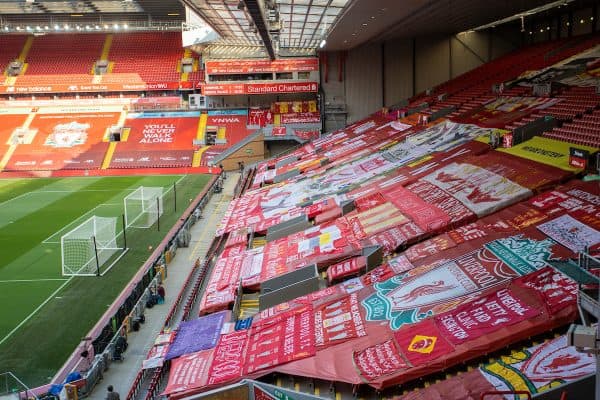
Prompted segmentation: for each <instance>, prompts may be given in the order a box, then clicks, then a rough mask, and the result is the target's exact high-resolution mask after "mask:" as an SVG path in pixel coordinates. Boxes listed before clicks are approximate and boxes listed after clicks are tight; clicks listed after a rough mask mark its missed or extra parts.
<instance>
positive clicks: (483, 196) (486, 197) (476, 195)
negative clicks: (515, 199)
mask: <svg viewBox="0 0 600 400" xmlns="http://www.w3.org/2000/svg"><path fill="white" fill-rule="evenodd" d="M467 199H469V200H470V201H471V202H472V203H474V204H477V203H488V202H492V201H499V200H502V199H501V198H499V197H494V196H492V195H491V194H490V193H487V192H484V191H482V190H481V189H479V188H478V187H474V188H473V190H472V191H471V193H469V194H468V195H467Z"/></svg>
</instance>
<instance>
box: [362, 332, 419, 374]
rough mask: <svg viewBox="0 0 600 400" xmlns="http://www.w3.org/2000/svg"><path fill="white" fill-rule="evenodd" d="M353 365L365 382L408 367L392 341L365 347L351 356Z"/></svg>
mask: <svg viewBox="0 0 600 400" xmlns="http://www.w3.org/2000/svg"><path fill="white" fill-rule="evenodd" d="M352 359H353V361H354V365H355V366H356V368H357V369H358V371H359V373H360V375H361V376H362V377H363V378H364V379H365V380H366V381H367V382H369V381H373V380H375V379H377V378H380V377H382V376H385V375H389V374H395V373H398V372H399V371H402V370H403V369H406V368H408V367H409V365H408V364H407V363H406V361H404V359H403V358H402V355H401V354H400V352H399V351H398V348H397V347H396V344H395V342H394V340H393V339H388V340H386V341H385V342H383V343H377V344H376V345H373V346H370V347H367V348H366V349H364V350H361V351H355V352H354V353H353V354H352Z"/></svg>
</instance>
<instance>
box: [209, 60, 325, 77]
mask: <svg viewBox="0 0 600 400" xmlns="http://www.w3.org/2000/svg"><path fill="white" fill-rule="evenodd" d="M204 65H205V67H206V73H207V74H208V75H218V74H251V73H257V72H258V73H261V72H288V71H318V70H319V59H317V58H289V59H278V60H274V61H271V60H226V61H206V62H205V64H204Z"/></svg>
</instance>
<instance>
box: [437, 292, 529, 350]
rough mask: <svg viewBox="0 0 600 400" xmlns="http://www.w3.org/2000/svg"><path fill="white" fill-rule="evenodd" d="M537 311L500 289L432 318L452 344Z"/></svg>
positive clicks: (475, 337) (485, 332) (512, 323)
mask: <svg viewBox="0 0 600 400" xmlns="http://www.w3.org/2000/svg"><path fill="white" fill-rule="evenodd" d="M539 313H540V311H539V310H536V309H533V308H531V307H529V305H527V304H526V303H524V302H523V301H522V300H521V299H519V298H518V297H516V296H515V295H514V294H513V293H512V292H511V291H510V290H508V289H502V290H499V291H497V292H496V293H493V294H491V295H489V296H486V297H482V298H480V299H478V300H476V301H473V302H471V303H467V304H464V305H462V306H459V307H457V308H456V309H454V310H452V311H450V312H447V313H444V314H441V315H438V316H437V317H435V321H436V322H437V324H438V327H439V328H440V331H441V332H442V333H444V336H445V337H446V338H448V339H449V340H450V341H451V342H452V343H454V344H461V343H464V342H466V341H468V340H473V339H477V338H478V337H480V336H482V335H487V334H489V333H492V332H494V331H496V330H498V329H500V328H502V327H505V326H510V325H514V324H516V323H518V322H521V321H524V320H526V319H529V318H533V317H535V316H536V315H538V314H539Z"/></svg>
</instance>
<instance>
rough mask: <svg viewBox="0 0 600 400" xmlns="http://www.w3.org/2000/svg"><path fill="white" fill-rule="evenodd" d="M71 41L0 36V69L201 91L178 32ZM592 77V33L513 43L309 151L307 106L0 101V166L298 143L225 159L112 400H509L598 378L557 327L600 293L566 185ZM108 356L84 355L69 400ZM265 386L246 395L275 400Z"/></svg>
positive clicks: (317, 141)
mask: <svg viewBox="0 0 600 400" xmlns="http://www.w3.org/2000/svg"><path fill="white" fill-rule="evenodd" d="M87 38H89V40H86V41H77V39H75V36H73V38H70V39H66V40H68V42H66V41H63V40H65V39H62V38H59V35H54V36H53V35H48V36H44V37H36V38H34V39H33V41H32V42H31V39H27V40H26V39H25V37H24V36H14V37H11V38H10V39H8V38H7V37H3V36H0V46H1V45H3V44H4V45H5V46H6V47H5V48H3V49H2V51H1V53H2V56H0V65H2V64H3V63H4V64H6V63H7V62H9V61H10V60H12V59H14V58H15V57H17V56H18V55H19V54H20V55H21V56H22V57H23V60H24V61H25V62H26V63H27V68H26V69H25V71H24V75H22V76H19V77H18V78H16V79H17V81H18V82H21V83H23V84H31V85H33V84H35V85H41V86H43V85H54V84H56V75H57V74H58V75H61V76H65V77H68V84H69V85H72V86H73V87H78V88H79V87H82V86H86V85H89V84H90V83H91V82H93V81H95V79H96V78H95V77H93V74H92V73H91V70H92V66H93V64H94V62H95V61H97V60H98V59H100V58H104V57H106V60H107V61H109V62H110V67H109V71H108V73H107V74H106V75H103V76H102V77H101V80H98V82H101V83H102V84H106V85H113V84H114V85H116V86H118V85H121V86H122V85H128V84H134V85H135V84H139V85H144V84H147V83H152V82H177V83H178V84H179V82H181V81H182V80H183V81H192V82H201V81H203V80H204V74H203V73H202V72H201V71H194V72H191V73H182V71H181V65H180V62H181V59H182V57H184V54H188V53H187V52H186V53H184V51H183V50H182V43H181V35H180V34H179V33H167V32H165V33H115V34H112V35H110V36H107V35H104V34H93V35H89V36H87V37H86V39H87ZM26 43H29V44H26ZM29 46H30V47H29ZM51 47H57V48H59V49H60V50H59V51H57V52H52V51H51V50H50V48H51ZM5 49H6V50H5ZM11 54H12V55H11ZM573 66H576V68H574V67H573ZM599 66H600V36H598V35H590V36H582V37H574V38H567V39H558V40H554V41H550V42H544V43H540V44H534V45H530V46H526V47H523V48H521V49H519V50H516V51H514V52H512V53H509V54H506V55H504V56H501V57H499V58H497V59H496V60H493V61H490V62H487V63H484V64H483V65H481V66H479V67H477V68H475V69H473V70H471V71H469V72H467V73H465V74H462V75H460V76H458V77H455V78H453V79H450V80H448V81H447V82H444V83H442V84H440V85H438V86H436V87H434V88H432V89H431V90H428V91H426V92H424V93H421V94H418V95H415V96H413V97H412V98H410V99H407V101H406V102H405V103H404V104H405V105H402V106H394V107H391V108H390V109H384V110H381V111H378V112H374V113H373V114H370V115H368V116H366V117H364V118H362V119H360V120H358V121H356V122H353V123H351V124H349V125H347V126H345V127H344V128H342V129H339V130H336V131H333V132H329V133H327V134H324V135H322V136H321V135H320V134H319V131H318V130H317V131H315V132H316V134H315V135H314V136H313V134H314V132H313V131H312V130H310V129H308V130H303V129H302V124H304V123H306V124H320V122H321V114H320V111H319V107H318V106H319V104H318V103H317V101H315V100H297V101H279V99H278V100H277V101H273V102H272V103H271V104H270V107H269V106H268V105H267V106H264V107H255V108H251V107H238V105H237V104H235V106H234V105H231V106H230V107H223V108H216V107H212V109H210V110H191V109H189V108H186V107H187V103H186V102H183V101H181V99H180V98H179V97H176V96H175V97H166V96H165V97H164V101H163V102H161V101H160V100H159V99H160V98H161V97H158V98H154V99H153V98H152V97H143V98H142V97H139V93H138V94H136V97H135V98H132V99H130V100H128V99H123V98H122V96H119V99H118V100H119V101H116V100H117V99H116V98H115V99H114V100H115V102H114V103H111V102H110V101H111V97H112V96H115V94H110V93H108V94H106V95H105V96H104V97H106V99H104V100H105V102H99V104H94V99H95V98H96V96H97V95H96V94H89V93H88V94H85V93H84V92H82V93H81V94H76V96H78V97H77V98H78V99H85V98H88V99H89V100H87V101H88V102H87V103H85V102H84V103H85V104H77V102H75V101H73V102H72V105H60V106H59V105H58V104H59V103H54V100H51V98H52V96H51V95H48V96H49V97H48V100H47V101H41V102H39V103H35V102H27V104H26V106H21V107H20V108H19V107H18V106H17V105H18V104H19V101H15V100H11V101H12V102H13V104H14V106H13V108H12V109H13V111H12V112H10V111H9V112H6V110H10V109H11V107H9V106H5V107H3V108H0V111H3V112H2V114H1V115H2V117H1V118H2V121H3V123H2V124H0V152H1V153H0V172H1V171H4V172H14V171H40V170H43V171H61V170H86V172H88V171H89V170H98V171H103V170H120V169H131V170H134V169H149V168H165V169H168V168H173V169H176V168H185V169H187V168H192V171H199V170H200V169H198V170H194V168H196V167H200V166H201V167H203V168H205V169H203V171H206V168H208V167H209V166H211V165H214V164H218V163H217V162H215V161H214V160H220V158H219V156H220V155H221V154H226V150H228V149H230V150H231V149H233V150H235V151H238V150H239V152H242V150H241V148H240V149H238V148H237V147H235V146H236V145H238V146H240V145H241V144H242V143H243V142H244V139H248V138H250V137H251V135H253V134H256V135H259V134H263V135H264V133H263V132H266V131H267V129H265V127H266V126H268V128H269V129H268V131H269V135H270V139H273V138H276V137H277V136H278V135H280V136H286V137H287V136H288V134H287V132H288V130H287V129H290V131H292V130H293V129H295V128H297V127H298V129H297V131H294V135H296V136H298V137H300V138H301V139H302V143H301V144H300V145H298V146H296V147H294V148H292V149H291V150H290V151H288V152H286V153H285V154H282V155H279V156H275V157H273V158H270V159H267V160H264V161H260V162H256V163H253V164H252V165H247V166H246V167H244V166H243V164H241V163H240V172H241V174H240V180H239V182H238V183H237V186H236V188H235V191H234V192H233V193H231V194H230V193H226V195H224V196H223V197H222V199H226V201H228V203H226V202H223V203H222V208H223V209H224V212H223V216H222V218H221V219H220V220H219V221H216V220H212V218H210V219H209V218H207V219H206V220H205V225H207V226H208V225H210V227H211V228H212V227H214V228H215V230H216V232H215V235H214V236H215V237H214V239H212V242H211V244H210V246H209V247H207V248H208V250H207V255H206V257H205V258H204V259H202V260H201V259H198V261H196V264H194V267H193V268H192V272H190V275H189V276H188V277H187V280H186V282H185V288H187V289H189V292H184V290H183V289H182V291H181V292H180V293H179V294H178V295H177V296H178V297H177V299H176V300H175V301H174V305H173V308H171V310H170V311H169V314H168V315H167V316H166V317H165V318H166V319H165V324H164V330H163V331H161V333H160V334H159V335H158V337H157V338H156V341H154V345H153V346H152V347H151V349H150V350H149V351H148V352H147V356H145V357H144V359H143V360H142V368H139V365H140V363H137V364H136V367H137V368H139V372H138V374H137V376H136V377H135V379H134V380H133V382H128V383H130V384H131V385H130V386H129V390H128V391H127V392H125V393H122V395H123V397H124V399H126V400H136V399H141V398H144V399H146V400H151V399H155V398H157V397H158V396H164V397H166V398H168V399H170V400H179V399H184V398H189V397H190V396H203V395H204V394H205V392H207V391H210V390H216V391H223V393H221V395H222V397H220V398H228V397H227V395H226V394H225V393H226V392H225V391H226V390H228V389H227V385H231V384H237V383H239V382H240V381H242V380H245V379H248V380H257V382H259V383H260V382H263V383H265V382H266V383H273V384H275V385H276V386H279V387H282V386H286V385H287V386H289V387H290V388H291V389H295V390H296V391H297V390H298V389H299V388H300V387H302V388H304V389H305V390H304V391H310V392H311V394H312V393H314V394H316V395H319V394H320V389H319V388H322V387H325V388H328V393H327V394H326V395H325V397H328V398H335V399H341V398H342V397H344V398H369V399H371V398H382V397H384V396H385V397H388V396H389V397H393V398H394V399H402V400H416V399H425V400H434V399H435V400H438V399H447V400H460V399H480V398H484V396H485V395H486V393H492V392H494V391H507V392H511V394H510V396H512V397H506V398H519V397H514V396H517V394H515V391H517V390H523V391H527V393H528V394H531V395H533V394H541V393H543V392H545V391H547V390H550V389H554V388H557V387H564V386H563V385H568V384H570V383H572V382H576V381H578V380H580V379H584V378H586V377H589V376H590V375H592V374H594V373H595V371H596V367H595V362H596V360H595V357H594V356H593V355H590V354H585V353H580V352H578V350H577V349H576V348H575V347H573V346H570V345H569V343H568V338H567V336H566V335H565V332H566V330H567V329H566V327H567V326H569V325H570V324H572V323H574V322H576V321H577V320H578V318H580V317H581V315H582V314H583V313H582V309H581V292H580V290H587V291H586V292H585V293H587V294H586V295H589V296H592V294H597V293H596V292H597V289H598V284H599V283H600V280H599V279H597V278H595V277H594V275H596V276H597V275H598V274H599V273H598V270H599V268H596V267H600V260H599V259H598V258H597V257H598V256H599V255H600V219H599V218H598V215H599V207H600V186H599V184H598V182H597V181H594V180H592V181H586V180H584V179H582V178H583V177H584V176H586V175H588V176H589V177H592V178H591V179H594V178H593V176H594V175H593V174H595V173H597V172H598V171H595V170H594V168H597V167H600V165H598V166H596V165H594V162H598V160H600V157H599V155H598V153H599V147H600V74H599V72H598V70H599ZM98 79H99V78H98ZM73 91H75V92H79V89H77V90H73ZM43 96H44V95H43V94H42V95H40V97H43ZM115 97H116V96H115ZM38 100H40V98H38ZM63 100H64V98H63ZM11 101H6V102H3V103H10V102H11ZM23 104H25V103H23ZM267 104H268V103H267ZM161 107H163V108H161ZM295 124H299V125H295ZM278 128H282V129H278ZM113 129H114V131H113ZM263 129H264V131H263ZM117 132H118V133H117ZM302 135H305V136H304V137H301V136H302ZM263 139H264V136H263ZM250 153H252V151H248V154H250ZM238 156H239V155H238ZM236 160H237V159H236ZM209 171H211V172H212V168H211V169H210V170H209ZM215 172H219V173H220V172H221V171H220V170H219V171H215ZM131 173H135V171H133V172H131ZM224 178H225V175H224V174H221V175H220V177H219V178H218V179H217V178H216V177H215V178H214V180H213V182H216V183H214V184H215V189H214V191H215V193H218V192H220V191H221V190H223V186H222V185H223V179H224ZM229 186H233V184H232V183H231V181H230V182H229ZM211 190H213V189H211ZM190 201H191V199H190ZM219 207H221V203H219ZM215 215H216V211H215ZM211 217H212V216H211ZM198 218H199V216H198ZM209 221H210V222H209ZM179 240H180V237H177V239H175V238H173V239H172V241H170V242H169V246H171V245H173V243H174V242H179ZM181 240H183V238H181ZM197 243H200V242H199V241H198V242H197ZM188 245H189V238H188V244H187V245H186V246H185V247H187V246H188ZM196 245H197V244H196ZM170 256H171V255H170V253H169V257H170ZM587 257H589V258H590V259H592V260H594V262H597V263H598V265H593V267H594V268H592V269H591V270H590V271H588V269H590V264H587V263H584V262H583V261H582V260H584V259H587ZM190 260H192V256H191V255H190V257H189V259H188V260H187V261H188V262H189V261H190ZM165 263H167V262H165ZM167 264H168V263H167ZM584 267H585V268H584ZM586 268H587V269H586ZM575 270H576V271H578V272H577V273H575V272H573V271H575ZM582 271H583V272H582ZM187 289H186V290H187ZM129 295H130V293H128V292H126V291H124V292H123V294H122V297H123V298H128V297H127V296H129ZM128 300H129V298H128ZM115 304H116V303H115ZM146 305H147V303H146ZM152 306H153V305H152ZM135 307H136V309H135V310H134V309H133V307H132V308H131V310H128V311H127V312H125V311H123V310H122V309H119V311H118V313H119V316H118V317H117V314H116V312H115V315H110V316H108V317H107V321H110V322H107V326H109V327H110V329H109V330H110V333H111V334H116V333H117V332H118V331H119V329H116V328H115V327H116V326H117V325H118V326H119V328H121V327H122V328H123V329H124V330H131V329H133V328H132V327H131V326H132V325H131V324H132V321H131V320H132V319H133V317H134V315H135V316H136V317H139V315H140V312H139V311H140V307H141V315H143V311H144V309H143V307H144V306H143V305H142V306H135ZM127 313H129V314H127ZM176 313H177V314H178V315H179V314H182V315H180V317H181V319H180V321H177V322H178V323H174V315H175V314H176ZM125 314H127V316H124V315H125ZM112 318H114V319H112ZM119 318H120V319H119ZM117 321H118V322H117ZM138 321H139V319H138ZM121 323H122V325H121ZM113 325H114V326H115V327H113ZM138 328H139V323H138ZM111 329H112V330H111ZM96 333H97V332H96ZM144 341H145V343H146V342H148V341H147V338H144ZM114 344H115V343H114V342H113V343H105V344H104V347H101V346H97V348H95V349H94V351H95V353H96V356H97V358H96V360H95V362H94V364H93V366H92V367H91V368H90V369H89V370H86V371H83V372H84V373H85V374H87V375H86V376H85V378H84V381H85V382H84V383H82V384H81V385H82V386H81V387H80V389H81V390H82V394H85V395H89V394H90V393H89V392H85V390H92V388H93V386H94V384H95V383H96V381H97V380H98V379H100V378H98V376H101V375H102V373H104V369H105V367H108V365H107V364H105V363H104V361H99V360H103V359H104V358H107V357H109V356H108V355H107V354H109V351H110V352H112V351H113V350H114ZM111 346H112V347H111ZM112 354H113V353H111V355H110V357H111V360H112V357H113V355H112ZM140 354H142V353H141V352H140ZM100 355H101V356H100ZM98 356H99V357H98ZM73 358H75V359H77V360H79V358H80V354H79V351H77V352H76V353H74V355H73ZM70 361H72V360H70ZM65 365H70V364H69V363H68V362H67V364H65ZM94 368H95V370H94ZM94 371H95V372H94ZM69 372H70V371H69ZM94 373H95V374H96V375H94ZM108 373H110V369H109V371H108ZM61 378H64V377H61ZM282 380H285V382H288V381H289V382H291V383H289V384H286V383H282ZM244 382H245V381H244ZM324 385H325V386H324ZM282 389H283V388H282ZM325 390H327V389H324V390H323V391H324V392H325ZM213 393H214V392H213ZM279 393H280V395H277V396H275V397H273V396H267V395H265V397H257V396H256V391H255V392H254V398H262V399H269V398H270V399H273V398H279V399H283V398H292V397H284V396H285V395H284V394H283V393H282V392H279ZM342 393H344V394H343V395H342ZM321 395H323V394H321ZM99 396H100V395H99V394H98V391H96V392H95V393H93V394H92V397H98V398H99ZM215 396H219V394H216V395H215ZM200 398H201V397H200ZM229 398H231V397H229ZM243 398H247V396H245V397H243Z"/></svg>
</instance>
